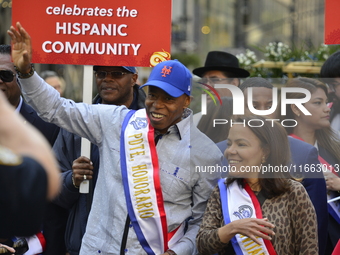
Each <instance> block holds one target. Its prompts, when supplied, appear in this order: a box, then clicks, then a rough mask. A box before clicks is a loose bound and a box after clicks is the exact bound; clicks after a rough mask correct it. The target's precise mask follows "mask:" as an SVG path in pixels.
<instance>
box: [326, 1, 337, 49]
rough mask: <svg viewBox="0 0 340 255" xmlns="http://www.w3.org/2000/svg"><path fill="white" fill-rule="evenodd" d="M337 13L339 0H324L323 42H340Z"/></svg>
mask: <svg viewBox="0 0 340 255" xmlns="http://www.w3.org/2000/svg"><path fill="white" fill-rule="evenodd" d="M339 13H340V1H339V0H325V44H340V15H339Z"/></svg>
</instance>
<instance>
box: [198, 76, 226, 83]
mask: <svg viewBox="0 0 340 255" xmlns="http://www.w3.org/2000/svg"><path fill="white" fill-rule="evenodd" d="M226 80H230V78H209V77H208V78H202V79H201V80H199V83H203V84H222V83H224V81H226Z"/></svg>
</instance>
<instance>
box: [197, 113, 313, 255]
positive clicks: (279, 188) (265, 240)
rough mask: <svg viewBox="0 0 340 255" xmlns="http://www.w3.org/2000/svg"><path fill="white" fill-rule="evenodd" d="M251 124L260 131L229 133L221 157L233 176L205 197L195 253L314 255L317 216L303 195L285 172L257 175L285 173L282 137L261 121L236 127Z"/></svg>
mask: <svg viewBox="0 0 340 255" xmlns="http://www.w3.org/2000/svg"><path fill="white" fill-rule="evenodd" d="M252 119H253V120H254V119H257V120H258V122H259V123H263V125H262V126H261V128H258V127H256V126H255V127H254V126H253V127H251V126H248V125H246V126H243V125H233V126H232V127H231V128H230V132H229V135H228V140H227V142H228V148H227V149H226V151H225V153H224V154H225V157H226V158H227V159H228V161H229V165H230V166H231V167H232V168H233V171H230V173H229V176H228V178H227V179H221V180H220V181H219V184H218V186H217V187H216V188H215V189H214V191H213V193H212V194H211V196H210V199H209V201H208V205H207V208H206V211H205V213H204V216H203V221H202V224H201V226H200V230H199V232H198V235H197V238H196V241H197V248H198V251H199V252H200V254H206V255H208V254H216V253H218V254H243V252H242V251H240V250H243V251H245V252H246V251H247V254H251V253H254V254H255V253H258V254H260V253H261V254H262V253H263V254H267V252H265V250H267V251H270V252H269V253H268V254H274V253H272V250H275V251H276V254H287V255H293V254H309V255H311V254H315V255H317V254H319V253H318V238H317V236H316V234H315V233H316V231H317V222H316V215H315V210H314V207H313V204H312V203H311V201H310V199H309V196H308V194H307V192H306V190H305V189H304V187H303V186H302V185H301V184H300V183H299V182H297V181H294V180H292V179H291V178H290V174H289V173H287V172H280V171H279V172H274V171H272V172H269V171H268V172H266V171H262V169H263V167H264V166H267V167H269V166H288V167H289V165H290V164H291V159H290V150H289V144H288V139H287V134H286V132H285V130H284V128H283V127H282V126H281V125H280V124H279V123H277V122H274V123H273V126H272V123H270V122H268V121H265V118H263V117H262V116H245V117H239V118H237V119H236V121H237V122H238V123H242V122H243V121H245V123H249V120H252ZM253 123H256V122H252V124H253ZM244 169H255V170H253V171H244ZM256 169H258V170H256ZM268 169H269V168H268Z"/></svg>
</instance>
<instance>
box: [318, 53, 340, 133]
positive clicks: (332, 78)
mask: <svg viewBox="0 0 340 255" xmlns="http://www.w3.org/2000/svg"><path fill="white" fill-rule="evenodd" d="M320 77H321V78H322V81H323V82H325V83H326V84H327V85H328V95H327V96H328V103H329V107H330V108H331V112H330V116H329V120H330V122H331V127H332V128H333V129H334V130H336V131H337V132H339V131H340V51H337V52H335V53H333V54H332V55H331V56H330V57H329V58H328V59H327V60H326V61H325V63H324V64H323V65H322V67H321V71H320Z"/></svg>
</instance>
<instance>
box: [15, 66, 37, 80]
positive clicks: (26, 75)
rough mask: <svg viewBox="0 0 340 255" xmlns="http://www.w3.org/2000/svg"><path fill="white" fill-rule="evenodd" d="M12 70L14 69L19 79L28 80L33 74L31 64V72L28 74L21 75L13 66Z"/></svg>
mask: <svg viewBox="0 0 340 255" xmlns="http://www.w3.org/2000/svg"><path fill="white" fill-rule="evenodd" d="M14 69H15V71H16V72H17V74H18V77H19V78H20V79H27V78H30V77H31V76H32V75H33V74H34V71H35V69H34V66H33V64H31V71H29V72H28V73H21V72H20V71H19V69H18V67H16V66H14Z"/></svg>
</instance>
